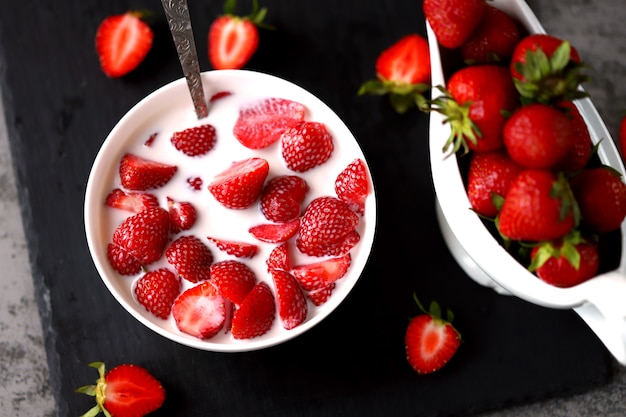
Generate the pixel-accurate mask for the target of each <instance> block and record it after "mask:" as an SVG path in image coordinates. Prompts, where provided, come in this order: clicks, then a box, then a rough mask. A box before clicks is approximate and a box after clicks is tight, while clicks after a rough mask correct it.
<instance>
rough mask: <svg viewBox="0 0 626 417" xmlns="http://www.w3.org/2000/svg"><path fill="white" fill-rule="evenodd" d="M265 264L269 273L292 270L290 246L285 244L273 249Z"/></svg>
mask: <svg viewBox="0 0 626 417" xmlns="http://www.w3.org/2000/svg"><path fill="white" fill-rule="evenodd" d="M265 263H266V265H267V271H268V272H271V271H272V269H282V270H283V271H289V270H291V259H290V255H289V244H288V243H287V242H284V243H282V244H280V245H278V246H276V247H275V248H274V249H272V251H271V252H270V254H269V256H268V257H267V260H266V261H265Z"/></svg>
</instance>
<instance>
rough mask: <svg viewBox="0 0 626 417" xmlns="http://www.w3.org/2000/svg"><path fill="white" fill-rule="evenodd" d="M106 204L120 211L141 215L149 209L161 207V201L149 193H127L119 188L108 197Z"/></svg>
mask: <svg viewBox="0 0 626 417" xmlns="http://www.w3.org/2000/svg"><path fill="white" fill-rule="evenodd" d="M105 204H106V205H107V206H109V207H113V208H116V209H120V210H126V211H130V212H131V213H139V212H140V211H143V210H145V209H148V208H154V207H159V200H158V199H157V198H156V197H155V196H154V195H153V194H149V193H139V192H128V193H127V192H125V191H123V190H121V189H119V188H116V189H114V190H113V191H111V192H110V193H109V195H107V197H106V200H105Z"/></svg>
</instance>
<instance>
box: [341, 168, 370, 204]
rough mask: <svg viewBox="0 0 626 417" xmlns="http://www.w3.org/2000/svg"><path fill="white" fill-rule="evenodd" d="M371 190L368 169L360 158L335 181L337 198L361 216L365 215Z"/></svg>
mask: <svg viewBox="0 0 626 417" xmlns="http://www.w3.org/2000/svg"><path fill="white" fill-rule="evenodd" d="M369 190H370V183H369V179H368V176H367V167H366V166H365V161H363V160H362V159H360V158H357V159H355V160H353V161H352V162H350V163H349V164H348V166H346V167H345V168H344V169H343V171H341V172H340V173H339V175H337V178H336V179H335V193H337V197H339V199H340V200H342V201H344V202H346V203H347V204H348V206H350V208H351V209H352V210H354V211H355V212H357V213H358V214H360V215H363V214H365V200H366V199H367V195H368V194H369Z"/></svg>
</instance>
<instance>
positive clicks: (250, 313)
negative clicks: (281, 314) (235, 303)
mask: <svg viewBox="0 0 626 417" xmlns="http://www.w3.org/2000/svg"><path fill="white" fill-rule="evenodd" d="M275 317H276V301H275V300H274V294H272V290H271V289H270V287H269V286H268V285H267V284H266V283H265V282H264V281H260V282H258V283H257V284H256V285H255V286H254V287H253V288H252V290H251V291H250V293H249V294H248V295H247V296H246V298H245V299H244V300H243V303H241V305H240V306H239V308H238V309H237V310H236V311H235V314H234V315H233V321H232V328H231V333H232V335H233V337H234V338H235V339H252V338H254V337H257V336H261V335H264V334H265V333H267V332H268V331H269V329H270V328H271V327H272V323H273V322H274V319H275Z"/></svg>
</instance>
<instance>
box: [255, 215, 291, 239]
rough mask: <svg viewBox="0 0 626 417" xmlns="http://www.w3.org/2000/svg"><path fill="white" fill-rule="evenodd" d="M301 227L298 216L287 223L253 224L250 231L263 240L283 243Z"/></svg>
mask: <svg viewBox="0 0 626 417" xmlns="http://www.w3.org/2000/svg"><path fill="white" fill-rule="evenodd" d="M299 228H300V219H299V218H296V219H293V220H290V221H288V222H285V223H265V224H258V225H256V226H252V227H251V228H250V229H248V232H250V234H251V235H252V236H254V237H255V238H257V239H259V240H260V241H261V242H266V243H281V242H285V241H286V240H289V239H290V238H291V237H292V236H294V235H295V234H296V233H297V232H298V229H299Z"/></svg>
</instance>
